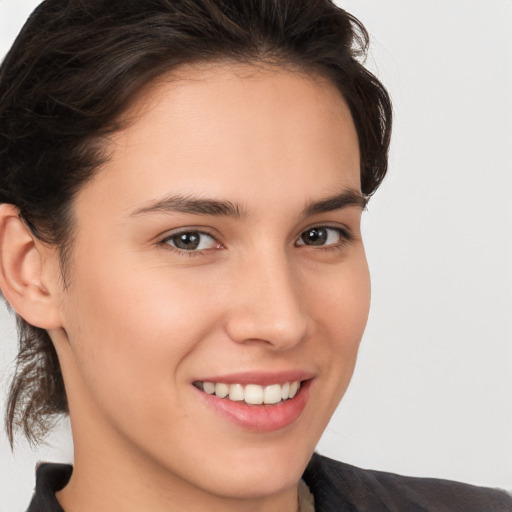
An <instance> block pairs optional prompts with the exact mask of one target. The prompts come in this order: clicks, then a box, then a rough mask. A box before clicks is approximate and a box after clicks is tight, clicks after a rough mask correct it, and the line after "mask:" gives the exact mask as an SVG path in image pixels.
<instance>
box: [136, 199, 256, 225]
mask: <svg viewBox="0 0 512 512" xmlns="http://www.w3.org/2000/svg"><path fill="white" fill-rule="evenodd" d="M145 213H189V214H196V215H211V216H215V217H234V218H236V219H239V218H241V217H245V216H246V215H247V212H246V211H245V209H244V208H243V207H242V206H240V205H239V204H236V203H233V202H231V201H217V200H215V199H201V198H197V199H196V198H193V197H189V196H171V197H166V198H163V199H159V200H158V201H155V202H152V203H149V204H147V205H146V206H143V207H142V208H138V209H137V210H135V211H134V212H133V213H132V214H131V215H132V216H133V215H141V214H145Z"/></svg>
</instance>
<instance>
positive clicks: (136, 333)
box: [66, 261, 215, 408]
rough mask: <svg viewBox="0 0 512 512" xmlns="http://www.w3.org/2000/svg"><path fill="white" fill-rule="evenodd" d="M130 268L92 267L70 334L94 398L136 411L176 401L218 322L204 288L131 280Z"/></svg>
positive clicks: (71, 309)
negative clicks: (186, 366) (189, 366)
mask: <svg viewBox="0 0 512 512" xmlns="http://www.w3.org/2000/svg"><path fill="white" fill-rule="evenodd" d="M124 266H125V265H123V264H122V262H119V261H118V262H117V265H110V264H108V265H107V264H105V265H104V269H105V272H103V269H102V268H101V267H100V268H98V267H96V268H95V269H90V268H87V267H86V266H85V265H84V267H83V268H82V269H81V275H86V276H89V277H90V278H89V279H87V280H78V279H77V280H76V281H74V282H73V287H72V288H71V289H70V292H69V301H68V304H69V305H68V307H67V308H66V310H67V316H66V330H67V332H68V336H69V339H70V343H71V346H72V348H73V351H74V354H75V358H76V364H77V368H78V369H79V371H80V373H81V376H82V380H83V382H84V383H85V385H86V386H87V387H88V388H89V392H90V393H91V394H93V395H94V396H96V398H97V400H98V401H100V402H106V401H108V402H109V403H110V404H114V405H115V404H124V405H128V408H130V404H132V403H139V404H140V403H144V404H148V405H149V404H150V403H151V402H153V401H154V397H155V396H157V395H158V396H166V395H167V394H169V389H170V386H169V383H170V382H172V381H173V380H176V379H179V378H180V368H181V366H180V365H181V363H182V361H183V360H185V359H186V358H187V356H188V354H190V353H191V352H192V351H193V350H194V348H195V347H196V345H197V344H198V343H199V341H200V340H201V339H202V338H203V337H204V336H205V333H208V332H209V331H210V329H212V326H213V324H214V323H215V319H214V317H213V313H211V311H212V310H211V308H208V295H207V294H206V293H205V290H203V284H202V283H201V281H198V282H191V281H190V280H187V282H186V283H185V282H182V281H183V280H181V281H180V280H179V279H177V278H176V276H171V275H170V273H169V272H165V271H163V270H162V269H146V270H145V271H139V272H133V271H132V272H123V271H122V269H123V267H124ZM126 266H127V267H129V266H130V265H126ZM132 268H133V267H132ZM112 269H116V270H115V271H113V270H112ZM198 311H200V312H201V315H200V321H199V317H198ZM168 398H169V397H168ZM169 399H170V398H169ZM105 405H108V404H105Z"/></svg>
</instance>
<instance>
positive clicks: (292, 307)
mask: <svg viewBox="0 0 512 512" xmlns="http://www.w3.org/2000/svg"><path fill="white" fill-rule="evenodd" d="M237 277H238V279H235V280H234V282H233V283H234V284H233V286H234V288H235V290H233V293H232V299H233V300H232V301H231V307H230V309H229V315H228V318H227V320H226V324H225V328H226V331H227V333H228V335H229V337H230V338H231V339H232V340H233V341H235V342H237V343H243V344H252V343H263V344H266V345H268V346H271V347H272V348H274V349H277V350H287V349H290V348H292V347H294V346H296V345H297V344H298V343H300V342H301V341H302V340H303V339H304V337H305V336H306V332H307V328H308V317H307V314H306V311H305V307H304V300H303V299H304V297H303V293H302V292H301V286H300V282H299V279H298V278H297V275H296V273H295V272H294V270H293V268H292V266H291V265H290V263H289V262H288V260H287V258H286V255H284V254H280V255H278V256H277V255H276V254H267V255H262V254H259V255H257V256H255V257H254V258H252V259H251V261H250V262H246V263H245V264H244V265H241V266H240V268H239V269H238V271H237Z"/></svg>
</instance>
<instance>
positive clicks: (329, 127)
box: [85, 63, 360, 206]
mask: <svg viewBox="0 0 512 512" xmlns="http://www.w3.org/2000/svg"><path fill="white" fill-rule="evenodd" d="M123 121H124V125H125V128H124V129H122V130H120V131H118V132H116V133H115V134H114V135H113V136H112V138H111V142H110V144H111V145H110V151H109V153H110V155H109V156H110V158H109V160H108V162H107V163H106V164H104V165H103V167H102V169H101V170H100V172H98V174H97V175H96V177H95V178H94V180H93V184H94V182H96V183H98V184H99V183H102V186H103V187H104V188H105V194H106V195H108V197H109V201H115V199H116V198H117V197H119V198H120V197H121V196H123V200H125V201H127V202H128V203H136V202H137V201H140V199H141V192H142V188H143V189H144V191H145V193H146V194H147V195H148V196H151V198H155V197H158V195H163V194H167V193H169V192H173V193H176V194H181V195H198V194H199V195H201V194H204V195H207V196H217V195H219V196H226V195H227V196H230V197H228V199H232V198H233V197H236V198H237V202H243V201H244V195H247V199H250V198H249V196H250V195H251V194H252V193H253V192H254V190H258V192H259V195H260V197H263V196H265V197H267V198H268V201H269V202H270V203H272V202H275V201H276V199H277V198H279V197H280V195H282V194H283V191H286V192H292V191H294V190H296V189H300V190H297V191H298V193H299V194H300V193H303V191H304V190H305V191H311V193H312V194H313V193H314V194H318V195H329V194H331V193H332V192H333V191H335V192H337V191H339V190H340V189H341V188H346V187H349V188H353V189H360V181H359V180H360V178H359V169H360V166H359V145H358V139H357V134H356V131H355V127H354V123H353V121H352V118H351V115H350V111H349V109H348V107H347V105H346V103H345V101H344V100H343V98H342V96H341V94H340V93H339V91H338V90H337V88H336V87H335V86H334V85H333V84H332V83H331V82H330V81H328V80H327V79H325V78H321V77H319V76H316V75H307V74H305V73H303V72H300V71H297V70H290V69H281V68H277V67H262V66H249V65H240V64H237V65H234V64H219V63H217V64H207V65H201V66H186V67H185V66H184V67H182V68H181V69H179V70H178V71H177V72H176V71H175V72H173V73H172V74H168V75H165V76H163V77H161V78H159V79H158V80H157V81H155V82H154V83H152V84H150V86H148V87H146V88H145V89H144V90H143V91H142V92H141V93H140V94H139V95H138V97H137V98H136V99H135V101H134V102H133V103H132V105H131V106H130V108H129V109H128V110H127V112H126V113H125V116H124V119H123ZM120 183H122V187H121V188H120V187H119V185H120ZM142 184H143V187H141V185H142ZM245 185H247V186H245ZM283 185H284V188H283ZM85 188H87V186H86V187H85ZM107 189H108V190H109V191H107ZM129 190H131V191H132V192H133V193H134V194H132V196H133V197H128V196H129V194H128V192H129ZM301 191H302V192H301ZM122 192H126V194H124V195H123V194H122ZM223 198H224V197H223ZM134 206H135V204H134Z"/></svg>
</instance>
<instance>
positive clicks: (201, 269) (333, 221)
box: [0, 0, 511, 511]
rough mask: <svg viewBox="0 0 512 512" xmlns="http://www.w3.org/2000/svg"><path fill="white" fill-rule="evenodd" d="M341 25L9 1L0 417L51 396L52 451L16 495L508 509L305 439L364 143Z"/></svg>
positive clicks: (213, 504) (200, 4) (371, 100)
mask: <svg viewBox="0 0 512 512" xmlns="http://www.w3.org/2000/svg"><path fill="white" fill-rule="evenodd" d="M366 41H367V37H366V33H365V31H364V29H363V27H362V26H360V24H359V23H358V22H357V21H356V20H355V19H353V18H351V17H350V16H349V15H348V14H347V13H345V12H344V11H342V10H340V9H338V8H336V7H334V6H333V5H332V4H331V3H330V2H328V1H311V0H308V1H294V2H293V3H290V2H287V1H284V0H283V1H281V2H279V1H273V2H262V1H247V0H245V1H243V2H221V1H218V2H213V1H206V0H204V1H181V2H177V1H169V0H153V1H144V2H141V1H133V2H132V1H130V2H127V1H123V2H112V1H111V0H110V1H108V2H107V1H106V0H103V1H100V0H94V1H88V2H81V1H78V0H71V1H63V0H46V1H45V2H44V3H43V4H42V5H41V6H40V7H39V8H38V9H37V11H36V12H35V14H34V15H33V16H32V17H31V19H30V20H29V22H28V23H27V26H26V27H25V28H24V30H23V32H22V34H21V35H20V37H19V39H18V40H17V42H16V43H15V45H14V47H13V49H12V50H11V52H10V54H9V55H8V57H7V58H6V60H5V62H4V64H3V67H2V72H1V75H0V98H1V100H0V117H1V119H2V120H3V121H2V133H1V139H0V168H1V169H2V177H1V184H0V194H1V195H0V201H1V202H2V203H3V204H2V206H1V208H0V233H1V235H0V243H1V254H2V259H1V272H0V286H1V288H2V291H3V293H4V296H5V298H6V300H7V301H8V303H9V304H10V305H11V307H12V308H13V309H14V310H15V311H16V313H17V315H18V316H19V327H20V342H21V348H20V354H19V367H18V373H17V375H16V378H15V381H14V382H13V386H12V388H11V395H10V402H9V414H8V420H9V423H8V428H9V429H10V430H9V433H10V437H11V440H12V438H13V435H14V426H16V425H19V426H21V427H22V428H23V429H24V431H25V433H26V434H27V435H28V436H29V437H31V438H35V439H39V438H41V436H42V434H43V433H44V431H45V429H46V427H47V421H48V419H51V417H52V415H54V414H57V413H62V412H69V415H70V419H71V424H72V430H73V440H74V447H75V457H74V464H73V469H71V467H70V466H56V465H44V466H41V467H40V468H39V470H38V483H37V490H36V494H35V496H34V499H33V501H32V504H31V506H30V508H29V510H30V511H36V510H50V511H54V510H62V509H63V510H69V511H70V510H76V511H80V510H102V509H105V510H112V509H116V508H117V509H123V510H146V509H148V510H164V509H165V510H223V511H225V510H280V511H292V510H293V511H295V510H297V509H298V508H299V509H301V510H303V511H306V510H311V509H312V507H313V506H314V507H315V509H316V510H317V511H320V510H342V509H343V508H344V507H345V508H347V509H349V510H384V509H390V510H393V509H400V510H436V511H438V510H465V511H467V510H483V509H485V510H510V509H511V506H510V499H509V498H507V497H506V496H505V495H503V494H501V493H499V492H497V491H491V490H484V489H477V488H473V487H470V486H464V485H462V484H455V483H449V482H440V481H437V482H433V481H429V480H417V479H408V478H405V477H397V476H395V475H389V474H384V473H375V472H369V471H363V470H358V469H356V468H352V467H349V466H346V465H343V464H340V463H336V462H334V461H329V460H328V459H325V458H322V457H319V456H313V457H312V454H313V450H314V447H315V446H316V443H317V441H318V439H319V437H320V435H321V433H322V431H323V430H324V428H325V426H326V425H327V422H328V420H329V418H330V416H331V415H332V413H333V411H334V409H335V408H336V406H337V404H338V403H339V401H340V400H341V398H342V396H343V394H344V392H345V390H346V388H347V386H348V383H349V381H350V377H351V375H352V371H353V368H354V364H355V359H356V355H357V349H358V345H359V341H360V339H361V336H362V333H363V330H364V326H365V323H366V318H367V313H368V305H369V279H368V269H367V265H366V259H365V255H364V248H363V244H362V240H361V233H360V217H361V212H362V210H363V209H364V206H365V204H366V202H367V200H368V199H369V197H370V196H371V195H372V194H373V193H374V192H375V190H376V189H377V187H378V186H379V184H380V183H381V181H382V179H383V177H384V175H385V173H386V168H387V149H388V144H389V136H390V128H391V110H390V103H389V98H388V96H387V93H386V91H385V90H384V89H383V87H382V85H381V84H380V83H379V82H378V81H377V80H376V79H375V77H373V76H372V75H371V74H370V73H368V72H367V71H366V70H365V69H364V68H363V67H362V66H361V65H360V64H359V62H358V60H357V57H360V56H362V54H363V53H364V50H365V48H366ZM4 127H5V128H4ZM302 475H304V476H303V480H301V477H302ZM300 482H305V483H300ZM313 503H314V505H313ZM385 507H386V508H385Z"/></svg>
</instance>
